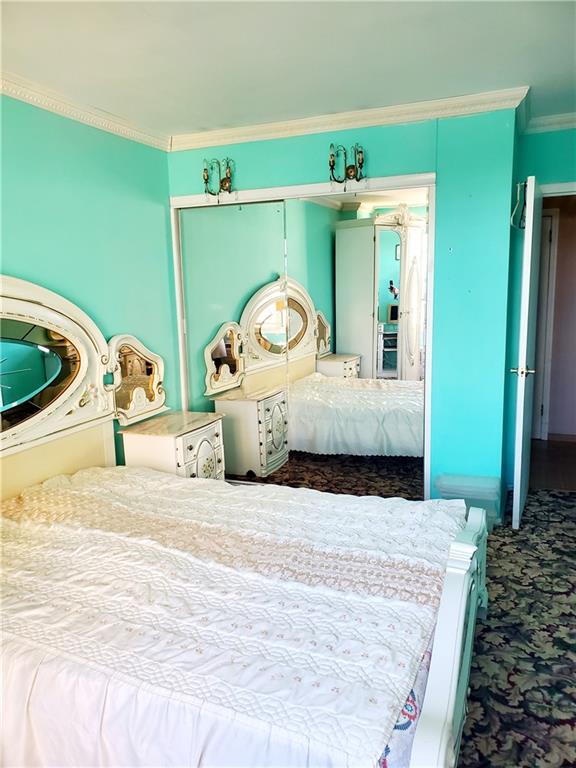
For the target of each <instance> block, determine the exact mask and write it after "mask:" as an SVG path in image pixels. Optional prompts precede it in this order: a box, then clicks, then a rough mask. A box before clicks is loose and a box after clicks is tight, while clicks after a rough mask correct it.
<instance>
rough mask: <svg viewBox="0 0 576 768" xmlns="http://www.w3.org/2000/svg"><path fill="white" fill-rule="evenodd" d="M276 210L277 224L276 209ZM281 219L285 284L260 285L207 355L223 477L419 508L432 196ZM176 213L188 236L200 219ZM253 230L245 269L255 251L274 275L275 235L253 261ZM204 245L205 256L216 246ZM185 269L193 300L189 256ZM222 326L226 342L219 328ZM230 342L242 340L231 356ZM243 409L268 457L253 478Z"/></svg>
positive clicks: (317, 201) (399, 195)
mask: <svg viewBox="0 0 576 768" xmlns="http://www.w3.org/2000/svg"><path fill="white" fill-rule="evenodd" d="M261 205H264V206H270V205H271V204H255V205H254V206H242V207H241V208H240V207H239V210H237V211H235V212H234V213H232V212H226V211H219V212H218V216H219V218H220V220H221V221H222V222H223V221H225V219H226V218H232V217H233V220H234V221H233V229H234V232H235V236H236V238H237V239H238V232H239V223H238V219H239V217H240V216H241V215H242V213H243V212H245V211H246V209H248V208H251V207H252V208H257V207H259V206H261ZM273 205H274V206H276V207H275V208H274V209H273V211H272V213H273V214H274V215H277V214H278V212H279V210H280V209H279V208H278V205H279V204H273ZM229 208H232V206H230V207H229ZM234 208H235V206H234ZM281 210H282V215H283V220H284V222H283V224H284V230H285V232H286V244H287V259H286V262H285V264H286V273H285V275H282V274H281V273H280V271H279V272H278V275H279V277H278V280H277V281H271V282H269V283H265V284H264V285H258V283H257V284H256V286H255V287H256V290H255V291H254V293H253V294H252V296H250V297H249V298H248V300H244V301H243V302H242V303H241V304H240V306H241V307H242V311H241V312H238V310H236V316H234V315H232V316H230V315H229V316H228V318H227V317H226V316H222V315H221V316H220V317H218V322H220V323H223V322H224V325H222V326H221V328H220V331H218V332H217V334H216V336H214V337H213V338H212V339H210V340H209V341H208V345H207V346H206V347H205V348H204V349H203V353H204V359H205V360H206V372H207V378H206V390H205V392H203V395H204V397H208V398H210V399H211V400H213V402H214V406H213V407H214V408H215V409H216V410H217V411H218V412H220V413H222V414H223V416H224V432H225V446H226V452H227V455H226V468H227V474H228V476H230V477H235V478H240V479H247V478H248V479H251V480H258V481H261V482H267V483H280V484H288V485H295V486H306V487H311V488H317V489H321V490H331V491H335V492H342V493H355V492H363V493H366V492H367V489H368V493H373V494H376V495H382V496H404V497H407V498H422V496H423V493H424V491H423V454H424V372H425V338H426V291H427V284H426V274H427V238H428V191H427V189H426V188H418V189H410V190H395V191H388V192H386V193H375V192H363V193H361V194H358V195H355V194H352V193H345V194H335V195H333V196H330V197H323V198H310V199H306V200H305V199H292V200H286V201H285V202H284V203H283V205H282V209H281ZM269 213H270V211H268V213H267V212H266V211H262V212H260V214H259V215H265V216H269ZM186 214H187V216H189V220H188V227H189V231H190V232H194V217H195V216H196V215H197V211H195V210H191V211H187V212H186ZM201 215H202V213H201ZM213 215H215V214H213ZM256 219H257V216H256V211H254V210H253V211H251V212H250V214H249V216H247V222H246V224H247V226H246V227H245V229H244V231H243V238H244V241H245V242H244V247H243V251H244V253H245V254H247V255H245V257H244V258H245V259H246V265H247V271H248V272H253V271H254V264H252V263H251V241H252V239H255V240H256V241H257V248H256V250H257V251H258V253H259V257H260V259H259V264H260V265H261V273H262V275H264V274H265V273H266V272H267V271H268V270H267V267H268V266H274V265H276V264H278V253H279V249H280V243H279V242H276V240H277V239H278V238H272V240H271V241H270V242H271V244H272V245H271V247H270V249H269V253H270V259H269V260H268V262H269V263H268V262H267V260H263V259H262V256H261V252H262V250H263V248H262V244H263V240H262V237H263V232H262V230H258V231H256V230H255V229H254V226H253V225H254V223H255V221H256ZM223 228H224V229H225V227H222V226H221V227H220V229H219V233H217V234H216V233H215V235H214V238H215V242H218V241H219V240H221V239H222V234H221V232H222V229H223ZM275 234H277V233H275ZM210 247H211V249H212V251H213V253H215V252H216V248H215V246H214V243H210ZM184 253H185V254H186V242H184ZM254 261H255V260H254ZM185 266H186V265H185ZM188 269H189V275H190V283H188V290H191V289H190V285H191V284H192V282H193V275H194V262H193V258H191V260H190V263H189V265H188ZM200 290H201V288H199V289H198V291H200ZM197 300H198V296H197V297H196V298H195V301H197ZM229 304H230V305H231V304H232V302H229ZM237 305H238V302H237ZM197 311H198V313H199V311H200V310H199V309H197ZM226 320H228V324H229V326H230V328H232V327H234V329H235V330H234V333H233V332H232V330H228V331H226V330H225V329H226V328H227V327H228V326H226V323H225V321H226ZM222 329H224V331H223V330H222ZM226 334H228V335H226ZM232 338H237V340H238V344H237V348H236V349H235V350H234V351H233V350H232V349H231V343H230V340H231V339H232ZM221 367H222V370H223V372H224V376H223V377H222V376H221V374H220V368H221ZM274 397H279V398H280V400H279V402H278V408H280V410H278V411H275V410H274V403H272V400H270V402H268V401H267V400H266V398H274ZM249 402H252V406H251V405H249ZM283 403H284V405H283ZM192 404H194V403H192ZM250 408H252V410H253V412H254V418H256V416H257V417H258V424H259V429H260V430H261V434H259V435H257V434H256V433H255V434H254V435H253V438H254V440H256V439H257V438H258V443H259V449H260V452H261V453H264V454H265V456H264V458H263V459H262V457H261V459H262V462H261V466H260V467H259V468H258V467H256V466H255V459H248V458H247V454H248V453H250V451H251V450H252V449H250V448H249V446H248V442H250V440H249V437H248V434H247V433H248V431H250V427H249V422H248V421H246V419H248V418H252V417H248V416H247V415H245V416H241V415H239V413H240V411H242V412H244V411H246V412H247V411H248V410H249V409H250ZM258 409H260V410H258ZM283 409H285V410H283ZM271 413H275V414H277V417H278V418H276V419H275V421H274V424H272V423H269V422H268V421H267V419H269V418H271V417H270V414H271ZM227 425H228V426H227ZM280 427H282V428H283V432H282V434H281V435H280V433H279V432H278V430H279V429H280ZM227 430H228V434H226V431H227ZM272 437H274V441H273V442H272V443H271V442H270V440H272ZM275 441H276V442H277V443H278V444H276V442H275ZM279 445H281V446H283V447H282V448H281V449H280V448H279V447H278V446H279ZM252 453H253V454H254V456H256V449H254V450H252ZM267 464H268V465H267ZM266 465H267V466H266Z"/></svg>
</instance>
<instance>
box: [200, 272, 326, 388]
mask: <svg viewBox="0 0 576 768" xmlns="http://www.w3.org/2000/svg"><path fill="white" fill-rule="evenodd" d="M330 351H331V334H330V325H329V323H328V321H327V320H326V317H325V316H324V315H323V314H322V312H317V311H316V309H315V307H314V303H313V301H312V298H311V297H310V295H309V293H308V292H307V290H306V289H305V288H304V286H302V285H300V283H298V282H296V280H293V279H292V278H279V279H278V280H275V281H273V282H271V283H268V284H267V285H265V286H264V287H263V288H260V290H258V291H256V293H255V294H254V295H253V296H252V297H251V298H250V300H249V301H248V303H247V304H246V306H245V308H244V311H243V312H242V316H241V317H240V320H239V322H235V321H228V322H226V323H223V324H222V325H221V326H220V329H219V330H218V332H217V334H216V335H215V336H214V338H213V339H212V341H210V343H209V344H208V345H207V346H206V347H205V350H204V360H205V363H206V391H205V393H204V394H205V395H207V396H213V395H218V394H219V393H221V392H225V391H226V390H229V389H234V388H236V387H240V386H242V387H243V389H244V390H246V391H251V390H252V389H255V388H260V387H261V386H262V382H263V381H268V382H269V383H270V382H274V384H275V385H276V384H278V383H281V382H282V381H285V380H286V378H287V377H288V378H289V379H290V380H294V379H296V378H301V377H302V376H304V375H307V374H308V373H311V372H313V371H314V370H315V365H316V358H317V357H321V356H323V355H326V354H330Z"/></svg>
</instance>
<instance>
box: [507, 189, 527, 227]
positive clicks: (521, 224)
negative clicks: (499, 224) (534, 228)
mask: <svg viewBox="0 0 576 768" xmlns="http://www.w3.org/2000/svg"><path fill="white" fill-rule="evenodd" d="M520 190H522V191H523V197H522V210H521V211H520V218H519V219H518V224H514V216H516V211H517V210H518V207H519V206H520V194H521V192H520ZM510 226H511V227H514V229H525V228H526V182H525V181H521V182H519V183H518V184H516V205H515V206H514V210H513V211H512V216H510Z"/></svg>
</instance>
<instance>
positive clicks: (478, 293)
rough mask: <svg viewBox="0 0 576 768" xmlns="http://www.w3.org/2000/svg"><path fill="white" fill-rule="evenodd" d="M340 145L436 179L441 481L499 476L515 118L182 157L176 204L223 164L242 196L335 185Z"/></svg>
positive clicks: (378, 172)
mask: <svg viewBox="0 0 576 768" xmlns="http://www.w3.org/2000/svg"><path fill="white" fill-rule="evenodd" d="M332 141H337V142H338V143H344V144H350V145H352V144H353V143H354V142H356V141H358V142H359V143H361V144H362V145H363V146H364V148H365V150H366V158H367V161H366V171H367V174H368V175H369V176H371V177H375V176H393V175H402V174H411V173H425V172H436V174H437V204H436V248H435V284H434V285H435V288H434V289H435V300H434V330H433V361H434V363H433V382H432V414H431V420H432V445H431V469H432V477H434V476H436V475H437V474H439V473H441V472H463V473H477V474H490V475H498V476H500V474H501V468H502V440H503V416H504V361H505V352H506V350H505V327H506V297H507V290H508V254H509V235H510V233H509V226H508V218H509V212H510V188H511V183H512V162H513V145H514V110H502V111H499V112H494V113H487V114H481V115H472V116H470V117H463V118H447V119H443V120H430V121H426V122H422V123H414V124H410V125H400V126H379V127H373V128H364V129H357V130H350V131H335V132H333V133H330V134H329V135H327V134H314V135H309V136H299V137H293V138H288V139H275V140H270V141H263V142H248V143H243V144H238V145H235V146H234V145H232V146H230V145H228V146H225V147H217V148H212V149H201V150H186V151H181V152H173V153H171V154H170V155H169V158H168V165H169V175H170V193H171V195H186V194H194V193H198V192H201V190H202V166H203V158H204V157H206V156H214V155H217V156H222V157H225V156H231V157H232V158H233V159H234V161H235V163H236V169H237V174H236V179H235V184H236V186H237V188H239V189H253V188H258V187H273V186H284V185H291V184H311V183H315V182H321V181H326V179H327V158H328V148H329V145H330V142H332ZM487 281H490V288H489V289H487V287H486V286H487V285H488V282H487ZM486 328H491V330H493V331H495V333H490V334H488V333H486ZM433 490H434V489H433Z"/></svg>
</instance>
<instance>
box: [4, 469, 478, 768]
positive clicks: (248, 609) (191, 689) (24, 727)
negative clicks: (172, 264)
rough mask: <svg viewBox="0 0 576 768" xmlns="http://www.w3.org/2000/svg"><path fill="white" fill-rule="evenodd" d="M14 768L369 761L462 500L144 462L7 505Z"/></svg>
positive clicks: (425, 635)
mask: <svg viewBox="0 0 576 768" xmlns="http://www.w3.org/2000/svg"><path fill="white" fill-rule="evenodd" d="M2 511H3V526H2V535H3V592H2V607H3V633H4V637H3V657H4V658H3V664H4V675H3V684H4V691H3V700H4V701H5V702H9V706H7V707H6V711H5V723H4V728H5V732H4V735H3V738H2V755H1V757H2V762H3V764H4V765H27V766H32V765H74V766H82V765H109V766H112V765H114V766H118V765H170V766H177V765H186V766H248V765H252V766H270V767H271V766H278V767H279V766H323V767H324V768H328V767H329V766H374V765H376V764H377V762H378V759H379V757H380V755H381V754H382V751H383V748H384V746H385V745H386V744H387V742H388V741H389V739H390V736H391V733H392V729H393V727H394V724H395V722H396V720H397V718H398V714H399V712H400V710H401V708H402V705H403V704H404V703H405V701H406V697H407V695H408V693H409V691H410V689H411V687H412V685H413V683H414V679H415V676H416V672H417V670H418V667H419V664H420V661H421V659H422V656H423V653H424V651H425V649H426V647H427V645H428V643H429V640H430V636H431V633H432V631H433V628H434V621H435V615H436V611H437V607H438V603H439V599H440V594H441V590H442V584H443V576H444V570H445V566H446V559H447V553H448V548H449V545H450V543H451V541H452V539H453V538H454V536H455V535H456V534H457V532H458V531H459V530H460V529H461V528H462V527H463V524H464V518H465V507H464V504H463V502H454V501H440V500H437V501H428V502H408V501H404V500H402V499H381V498H378V497H363V498H360V497H352V496H337V495H332V494H326V493H320V492H317V491H311V490H305V489H291V488H284V487H277V486H244V485H241V486H232V485H229V484H227V483H223V482H221V481H212V480H189V479H181V478H177V477H175V476H172V475H167V474H164V473H159V472H154V471H152V470H144V469H127V468H120V467H118V468H113V469H93V470H85V471H82V472H79V473H78V474H77V475H74V476H73V477H70V478H68V477H59V478H54V479H53V480H51V481H48V482H46V483H44V484H42V485H40V486H36V487H34V488H31V489H29V490H27V491H26V492H24V494H22V496H20V497H18V498H17V499H14V500H11V501H9V502H7V503H5V504H4V505H3V510H2Z"/></svg>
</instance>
